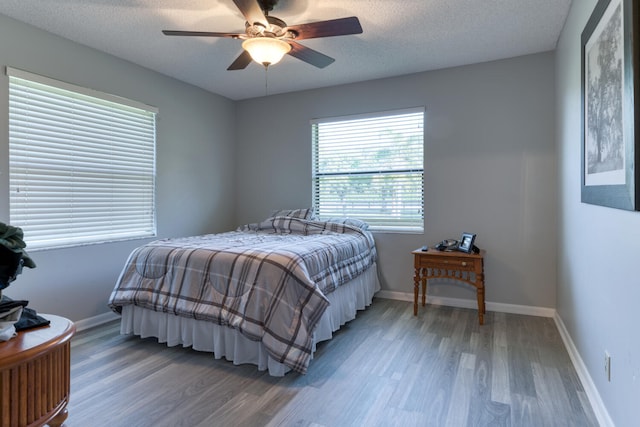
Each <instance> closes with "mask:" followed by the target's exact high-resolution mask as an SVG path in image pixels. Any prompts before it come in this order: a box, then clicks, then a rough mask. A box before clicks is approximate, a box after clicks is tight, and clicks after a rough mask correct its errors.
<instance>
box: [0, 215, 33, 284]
mask: <svg viewBox="0 0 640 427" xmlns="http://www.w3.org/2000/svg"><path fill="white" fill-rule="evenodd" d="M23 238H24V235H23V233H22V229H21V228H19V227H13V226H11V225H7V224H4V223H2V222H0V295H1V292H2V290H3V289H4V288H6V287H8V286H9V284H11V282H13V281H14V280H16V277H17V276H18V274H20V273H22V268H23V267H29V268H35V267H36V264H35V263H34V262H33V260H32V259H31V257H30V256H29V254H27V251H25V247H26V246H27V245H26V244H25V243H24V240H23Z"/></svg>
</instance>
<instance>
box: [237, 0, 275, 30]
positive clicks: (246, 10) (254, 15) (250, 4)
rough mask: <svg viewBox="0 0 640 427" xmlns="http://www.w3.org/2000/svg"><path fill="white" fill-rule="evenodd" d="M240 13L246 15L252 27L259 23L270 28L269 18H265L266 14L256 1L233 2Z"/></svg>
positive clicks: (240, 0)
mask: <svg viewBox="0 0 640 427" xmlns="http://www.w3.org/2000/svg"><path fill="white" fill-rule="evenodd" d="M233 2H234V3H235V4H236V6H237V7H238V9H240V12H242V14H243V15H244V17H245V19H246V20H247V22H248V23H249V24H251V25H253V24H255V23H256V22H259V23H260V24H262V26H264V27H265V28H268V27H269V22H268V21H267V17H266V16H264V12H262V9H261V8H260V5H259V4H258V2H257V1H256V0H233Z"/></svg>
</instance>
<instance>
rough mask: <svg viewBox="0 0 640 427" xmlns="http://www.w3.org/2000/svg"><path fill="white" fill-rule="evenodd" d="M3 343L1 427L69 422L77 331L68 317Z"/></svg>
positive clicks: (56, 425) (0, 352)
mask: <svg viewBox="0 0 640 427" xmlns="http://www.w3.org/2000/svg"><path fill="white" fill-rule="evenodd" d="M41 316H42V317H44V318H45V319H48V320H50V321H51V324H50V325H49V326H41V327H38V328H34V329H29V330H26V331H22V332H19V333H18V336H16V337H14V338H12V339H10V340H9V341H5V342H0V426H2V427H5V426H7V427H9V426H10V427H13V426H43V425H46V424H48V425H49V426H51V427H59V426H61V425H62V424H63V423H64V421H65V420H66V419H67V403H68V402H69V391H70V390H69V389H70V383H71V380H70V374H71V366H70V355H71V337H72V336H73V334H74V332H75V330H76V328H75V326H74V324H73V323H72V322H71V321H70V320H68V319H65V318H64V317H60V316H55V315H52V314H41Z"/></svg>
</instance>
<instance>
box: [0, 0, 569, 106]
mask: <svg viewBox="0 0 640 427" xmlns="http://www.w3.org/2000/svg"><path fill="white" fill-rule="evenodd" d="M570 3H571V0H322V1H318V0H280V2H279V3H278V5H277V6H276V7H275V8H274V10H273V11H272V12H271V13H270V14H271V15H273V16H276V17H278V18H280V19H283V20H284V21H286V22H287V23H288V24H290V25H294V24H302V23H307V22H314V21H320V20H325V19H334V18H342V17H347V16H353V15H355V16H357V17H358V18H359V19H360V22H361V24H362V27H363V33H362V34H358V35H350V36H340V37H331V38H324V39H310V40H303V41H301V42H300V43H301V44H304V45H305V46H308V47H310V48H312V49H315V50H318V51H320V52H322V53H324V54H326V55H329V56H331V57H333V58H335V59H336V61H335V62H334V63H333V64H331V65H329V66H328V67H327V68H324V69H317V68H315V67H313V66H311V65H308V64H307V63H304V62H302V61H299V60H298V59H296V58H293V57H291V56H286V57H285V58H284V59H283V60H282V62H280V63H279V64H276V65H274V66H272V67H269V71H268V76H267V80H266V81H267V82H268V87H267V89H266V90H267V91H268V93H269V94H276V93H283V92H291V91H298V90H304V89H311V88H318V87H325V86H332V85H337V84H343V83H352V82H357V81H364V80H371V79H378V78H383V77H391V76H398V75H403V74H410V73H415V72H420V71H427V70H434V69H439V68H446V67H452V66H458V65H465V64H472V63H477V62H485V61H491V60H496V59H503V58H509V57H514V56H520V55H526V54H531V53H537V52H543V51H548V50H552V49H554V48H555V46H556V42H557V40H558V36H559V34H560V31H561V29H562V26H563V25H564V21H565V18H566V15H567V13H568V10H569V6H570ZM0 13H1V14H4V15H7V16H9V17H12V18H15V19H17V20H19V21H23V22H26V23H29V24H32V25H34V26H36V27H39V28H41V29H44V30H47V31H49V32H51V33H54V34H57V35H60V36H62V37H65V38H67V39H70V40H74V41H77V42H79V43H82V44H84V45H87V46H90V47H93V48H96V49H98V50H101V51H104V52H107V53H110V54H112V55H115V56H117V57H120V58H123V59H126V60H128V61H131V62H133V63H136V64H139V65H142V66H144V67H147V68H150V69H153V70H156V71H158V72H160V73H163V74H166V75H168V76H172V77H175V78H177V79H179V80H182V81H185V82H188V83H191V84H193V85H196V86H199V87H201V88H203V89H206V90H208V91H211V92H214V93H217V94H220V95H223V96H226V97H228V98H230V99H234V100H239V99H247V98H253V97H259V96H263V95H265V71H264V68H263V67H262V66H260V65H258V64H255V63H252V64H250V65H249V66H248V67H247V68H246V69H245V70H240V71H227V70H226V69H227V67H228V66H229V64H231V62H232V61H233V60H234V59H235V58H236V57H237V56H238V55H239V54H240V53H241V51H242V48H241V41H240V40H234V39H228V38H200V37H168V36H164V35H163V34H162V33H161V30H163V29H169V30H189V31H216V32H234V33H235V32H243V31H244V18H243V16H242V14H241V13H240V12H239V11H238V9H237V8H236V7H235V5H234V4H233V2H232V1H231V0H2V1H0Z"/></svg>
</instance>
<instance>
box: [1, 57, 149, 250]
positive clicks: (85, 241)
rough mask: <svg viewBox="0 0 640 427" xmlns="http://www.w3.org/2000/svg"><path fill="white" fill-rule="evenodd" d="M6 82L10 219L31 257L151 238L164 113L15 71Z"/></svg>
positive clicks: (47, 78)
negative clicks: (32, 253) (158, 131)
mask: <svg viewBox="0 0 640 427" xmlns="http://www.w3.org/2000/svg"><path fill="white" fill-rule="evenodd" d="M6 75H7V76H8V80H9V84H8V86H9V88H8V89H9V90H8V92H9V108H8V110H9V120H8V124H9V132H8V133H9V186H10V188H9V191H10V193H9V217H10V222H11V223H12V224H13V225H14V226H18V227H20V228H22V229H23V231H24V234H25V242H26V243H27V245H28V247H29V249H30V251H35V250H43V249H53V248H63V247H75V246H83V245H89V244H101V243H108V242H115V241H123V240H131V239H139V238H149V237H155V236H156V235H157V219H156V144H157V138H156V125H157V122H156V120H157V114H158V109H157V108H156V107H152V106H149V105H146V104H143V103H140V102H137V101H134V100H130V99H126V98H122V97H119V96H116V95H111V94H108V93H104V92H100V91H96V90H93V89H88V88H85V87H81V86H77V85H74V84H71V83H67V82H63V81H59V80H55V79H52V78H49V77H45V76H41V75H38V74H34V73H30V72H28V71H24V70H19V69H16V68H11V67H6ZM41 96H42V98H40V97H41ZM85 126H88V127H85ZM105 129H106V130H105ZM29 156H31V157H29ZM132 159H133V161H131V160H132ZM88 161H89V163H88ZM36 168H37V170H38V172H37V173H34V171H35V170H36ZM30 174H31V178H30V177H29V175H30ZM29 183H31V184H29ZM25 185H26V186H27V187H25ZM83 185H84V186H86V187H84V188H83V187H82V186H83ZM24 188H29V189H31V190H27V197H24V196H23V195H20V194H19V193H20V190H23V194H24ZM83 190H84V194H81V193H83ZM29 191H30V193H29ZM29 194H30V195H29ZM38 203H42V204H38ZM54 212H55V213H54ZM44 224H46V226H45V225H44ZM126 227H129V228H126ZM51 230H56V231H54V232H51Z"/></svg>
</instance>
